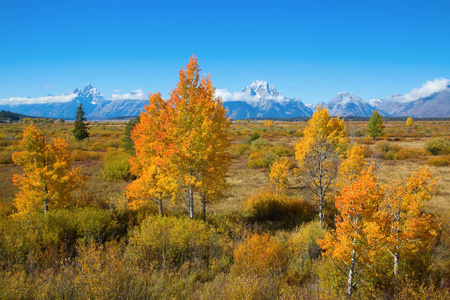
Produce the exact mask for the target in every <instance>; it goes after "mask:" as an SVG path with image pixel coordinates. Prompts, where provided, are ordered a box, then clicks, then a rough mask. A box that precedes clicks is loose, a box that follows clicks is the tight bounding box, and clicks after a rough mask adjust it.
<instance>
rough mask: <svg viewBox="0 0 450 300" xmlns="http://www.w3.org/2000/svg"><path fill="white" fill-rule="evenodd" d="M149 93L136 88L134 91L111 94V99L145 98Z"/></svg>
mask: <svg viewBox="0 0 450 300" xmlns="http://www.w3.org/2000/svg"><path fill="white" fill-rule="evenodd" d="M148 97H149V95H148V94H147V93H145V92H144V90H142V89H138V90H135V91H131V92H129V93H126V94H117V93H115V94H112V95H111V99H112V100H147V99H148Z"/></svg>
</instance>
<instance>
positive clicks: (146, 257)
mask: <svg viewBox="0 0 450 300" xmlns="http://www.w3.org/2000/svg"><path fill="white" fill-rule="evenodd" d="M224 245H225V243H224V242H223V241H222V240H221V237H220V236H219V235H218V234H217V233H216V232H215V230H214V229H212V228H211V227H210V226H209V225H208V224H207V223H204V222H203V221H197V220H190V219H189V218H186V217H180V218H176V217H160V216H150V217H148V218H147V219H145V220H144V221H142V223H141V225H140V227H139V228H138V229H137V230H135V231H134V232H133V234H132V235H131V237H130V242H129V245H128V250H127V252H128V255H129V256H130V258H132V259H133V260H134V261H135V262H136V263H138V264H139V265H141V266H143V267H145V266H157V267H163V268H165V267H168V266H172V267H180V266H182V265H183V264H184V263H186V262H194V261H200V262H205V263H208V262H209V261H210V259H213V258H214V259H216V260H219V259H220V257H221V256H222V254H223V248H222V247H223V246H224Z"/></svg>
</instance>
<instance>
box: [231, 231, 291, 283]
mask: <svg viewBox="0 0 450 300" xmlns="http://www.w3.org/2000/svg"><path fill="white" fill-rule="evenodd" d="M233 255H234V265H233V268H232V270H233V272H234V273H235V274H237V275H244V276H249V275H250V276H259V277H265V276H276V275H279V274H281V273H282V272H283V271H284V270H285V269H286V266H287V258H286V255H285V249H284V247H283V246H282V245H281V244H280V243H279V242H278V241H277V240H276V239H275V238H273V237H272V236H270V235H269V233H263V234H257V233H255V234H252V235H251V236H250V237H248V238H247V239H246V240H244V241H243V242H242V243H241V244H239V246H238V247H237V248H236V249H235V250H234V252H233Z"/></svg>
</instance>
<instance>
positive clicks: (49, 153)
mask: <svg viewBox="0 0 450 300" xmlns="http://www.w3.org/2000/svg"><path fill="white" fill-rule="evenodd" d="M20 146H21V147H22V149H23V151H20V152H15V153H13V161H14V162H15V163H16V164H18V165H20V166H22V167H23V171H24V174H23V175H14V176H13V178H12V181H13V183H14V184H15V185H17V186H19V193H17V194H16V198H15V199H14V201H15V204H16V207H17V209H18V211H19V215H28V214H34V213H35V212H36V211H44V212H46V211H47V206H48V205H49V206H51V207H68V206H70V205H72V204H73V192H74V190H76V189H77V188H80V187H82V186H83V185H84V182H85V181H86V179H87V178H86V176H84V175H82V174H81V171H80V169H79V168H76V169H72V170H70V167H71V162H72V157H71V153H70V151H69V150H68V149H67V142H66V141H65V140H64V139H61V138H57V139H55V140H54V141H53V143H51V144H50V143H46V142H45V140H44V139H43V138H41V136H40V131H39V130H38V129H37V128H35V127H34V126H33V125H30V126H28V127H26V128H25V129H24V132H23V139H22V141H21V142H20Z"/></svg>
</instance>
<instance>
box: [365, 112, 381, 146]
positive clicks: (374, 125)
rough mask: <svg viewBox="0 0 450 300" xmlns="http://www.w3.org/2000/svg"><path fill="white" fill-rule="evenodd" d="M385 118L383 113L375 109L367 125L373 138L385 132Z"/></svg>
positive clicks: (368, 131) (368, 132)
mask: <svg viewBox="0 0 450 300" xmlns="http://www.w3.org/2000/svg"><path fill="white" fill-rule="evenodd" d="M383 128H384V125H383V118H382V115H381V114H380V113H379V112H378V111H376V110H374V111H373V113H372V117H370V120H369V125H368V126H367V134H368V135H369V136H371V137H373V139H376V137H377V136H380V135H381V134H382V132H383Z"/></svg>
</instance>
